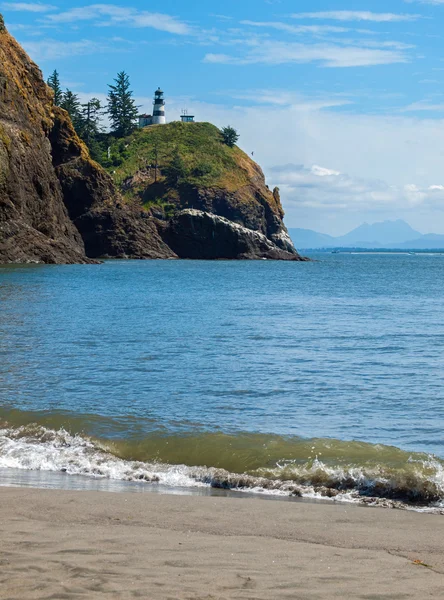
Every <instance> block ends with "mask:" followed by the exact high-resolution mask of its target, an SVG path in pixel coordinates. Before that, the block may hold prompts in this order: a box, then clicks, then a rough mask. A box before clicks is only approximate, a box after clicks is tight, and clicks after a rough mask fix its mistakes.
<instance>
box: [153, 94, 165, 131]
mask: <svg viewBox="0 0 444 600" xmlns="http://www.w3.org/2000/svg"><path fill="white" fill-rule="evenodd" d="M165 124H166V118H165V98H164V93H163V92H162V90H161V89H160V88H157V90H156V91H155V92H154V109H153V125H165Z"/></svg>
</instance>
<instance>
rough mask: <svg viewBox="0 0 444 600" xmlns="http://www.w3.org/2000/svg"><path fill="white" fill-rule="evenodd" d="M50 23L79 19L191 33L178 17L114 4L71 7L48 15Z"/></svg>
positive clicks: (76, 20)
mask: <svg viewBox="0 0 444 600" xmlns="http://www.w3.org/2000/svg"><path fill="white" fill-rule="evenodd" d="M47 19H48V21H50V22H51V23H57V24H63V23H76V22H79V21H94V22H95V23H97V24H98V25H101V26H107V25H127V26H128V27H151V28H152V29H158V30H160V31H166V32H168V33H173V34H177V35H187V34H189V33H191V31H192V30H191V28H190V26H189V25H188V24H187V23H184V22H183V21H180V20H179V19H178V18H176V17H174V16H171V15H166V14H163V13H154V12H148V11H140V10H137V9H135V8H131V7H124V6H118V5H114V4H91V5H89V6H83V7H79V8H73V9H71V10H67V11H65V12H61V13H57V14H52V15H48V17H47Z"/></svg>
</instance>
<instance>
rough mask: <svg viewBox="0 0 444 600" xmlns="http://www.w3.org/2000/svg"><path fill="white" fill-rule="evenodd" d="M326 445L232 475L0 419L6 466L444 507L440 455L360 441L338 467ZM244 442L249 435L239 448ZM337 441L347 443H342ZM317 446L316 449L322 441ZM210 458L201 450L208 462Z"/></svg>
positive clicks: (0, 459) (1, 462)
mask: <svg viewBox="0 0 444 600" xmlns="http://www.w3.org/2000/svg"><path fill="white" fill-rule="evenodd" d="M246 437H247V439H248V436H246ZM170 441H171V439H170ZM250 442H251V440H250ZM323 442H324V444H323V447H324V448H326V447H329V448H330V454H329V458H328V461H327V462H324V461H323V460H321V458H320V457H318V456H314V457H310V458H308V459H306V460H305V461H302V460H301V459H299V460H288V459H285V458H284V457H282V458H281V460H280V461H275V462H274V464H272V465H270V464H267V465H266V466H262V467H259V468H254V469H251V470H248V471H245V472H232V471H229V470H227V469H224V468H220V467H217V466H214V465H211V463H208V462H207V464H206V465H205V464H195V465H190V464H185V462H184V463H183V464H179V463H177V464H176V463H174V464H172V463H171V462H165V461H162V460H161V459H160V458H157V459H152V460H131V459H128V458H125V457H122V454H124V452H123V450H122V447H121V446H119V444H117V443H116V442H109V441H103V440H96V439H93V438H91V437H89V436H86V435H82V434H78V433H70V432H68V431H66V430H65V429H63V428H61V429H59V430H54V429H50V428H47V427H44V426H42V425H37V424H32V425H20V426H15V427H14V426H10V425H8V424H6V423H5V424H3V425H2V424H0V468H12V469H27V470H32V471H53V472H62V473H66V474H68V475H73V476H75V475H83V476H87V477H93V478H106V479H110V480H120V481H135V482H145V483H146V484H148V485H156V484H162V485H163V486H169V487H172V488H195V487H201V488H202V487H208V488H210V487H212V488H221V489H227V490H235V491H243V492H250V493H258V494H259V493H260V494H270V495H280V496H284V495H286V496H295V497H302V498H304V497H305V498H323V499H332V500H335V501H342V502H356V503H364V504H373V505H382V506H390V507H399V508H415V509H421V510H431V511H437V512H441V510H442V509H444V467H443V463H442V461H440V460H439V459H437V458H435V457H432V456H430V457H427V456H425V455H417V456H415V455H411V454H409V453H405V452H403V451H401V450H398V449H389V448H386V447H378V446H372V445H368V444H366V445H365V446H368V447H369V448H371V449H372V451H373V454H374V455H373V457H372V460H369V457H368V456H367V457H364V455H363V445H362V444H359V443H358V442H356V444H357V447H358V449H359V453H358V454H359V456H360V461H361V464H358V463H357V460H356V457H355V460H354V461H353V462H352V463H350V464H344V456H343V452H340V453H338V457H337V461H336V464H335V461H334V457H333V454H334V451H333V449H332V447H334V445H335V443H334V441H332V440H324V441H323ZM168 443H169V442H168ZM245 443H246V442H245V439H243V442H242V443H241V444H240V445H243V446H245ZM307 443H308V442H307V441H305V442H304V444H305V445H306V444H307ZM337 443H338V447H339V448H342V446H341V444H343V442H337ZM305 445H304V447H305ZM318 445H319V441H318ZM311 449H312V451H314V450H315V446H312V448H311ZM251 451H252V449H251V448H249V452H250V453H251ZM390 452H391V453H390ZM175 454H176V453H175ZM393 454H395V455H396V457H397V459H396V461H394V460H393V459H392V460H391V461H387V462H386V464H384V463H382V462H381V461H379V462H378V463H376V462H374V458H375V456H379V458H381V457H384V456H385V457H386V458H387V457H388V456H392V455H393ZM209 455H210V456H211V455H212V453H211V452H210V453H209ZM400 456H403V459H402V460H401V459H400ZM205 462H206V461H205V455H204V454H202V463H205ZM395 463H396V464H395ZM443 512H444V511H443Z"/></svg>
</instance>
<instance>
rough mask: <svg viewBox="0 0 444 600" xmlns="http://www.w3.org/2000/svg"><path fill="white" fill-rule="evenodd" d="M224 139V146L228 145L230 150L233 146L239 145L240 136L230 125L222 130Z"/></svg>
mask: <svg viewBox="0 0 444 600" xmlns="http://www.w3.org/2000/svg"><path fill="white" fill-rule="evenodd" d="M222 137H223V140H224V144H226V145H227V146H229V147H230V148H233V146H234V145H235V144H236V143H237V141H238V139H239V134H238V132H237V131H236V130H235V129H234V128H233V127H230V125H228V127H224V128H223V129H222Z"/></svg>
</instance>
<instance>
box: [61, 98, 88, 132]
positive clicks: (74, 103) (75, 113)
mask: <svg viewBox="0 0 444 600" xmlns="http://www.w3.org/2000/svg"><path fill="white" fill-rule="evenodd" d="M60 108H63V109H64V110H66V111H67V112H68V113H69V116H70V117H71V121H72V124H73V125H74V129H75V130H76V131H77V133H78V134H79V135H81V132H82V128H83V125H84V123H83V117H82V105H81V103H80V99H79V97H78V95H77V94H74V92H72V91H71V90H68V89H67V90H66V91H65V92H63V96H62V101H61V102H60Z"/></svg>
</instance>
